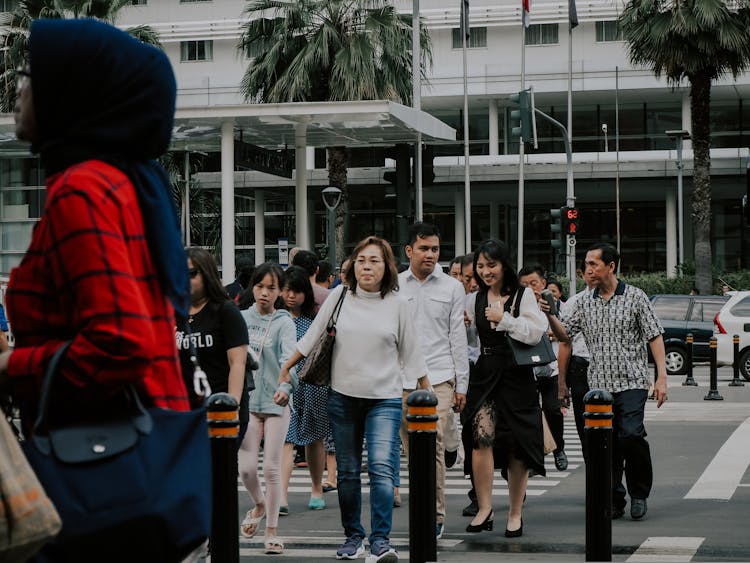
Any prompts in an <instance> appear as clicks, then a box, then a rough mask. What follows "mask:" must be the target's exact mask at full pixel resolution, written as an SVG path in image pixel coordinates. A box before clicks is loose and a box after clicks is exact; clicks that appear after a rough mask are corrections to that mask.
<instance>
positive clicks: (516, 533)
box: [505, 518, 523, 538]
mask: <svg viewBox="0 0 750 563" xmlns="http://www.w3.org/2000/svg"><path fill="white" fill-rule="evenodd" d="M522 535H523V518H521V527H520V528H518V529H517V530H509V529H508V528H505V537H506V538H520V537H521V536H522Z"/></svg>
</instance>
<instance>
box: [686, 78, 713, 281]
mask: <svg viewBox="0 0 750 563" xmlns="http://www.w3.org/2000/svg"><path fill="white" fill-rule="evenodd" d="M689 78H690V85H691V87H690V109H691V113H692V127H693V131H692V137H693V198H692V204H693V212H692V219H693V236H694V239H695V287H696V288H697V289H698V292H699V293H700V294H701V295H706V294H710V293H711V291H712V287H713V278H712V274H711V272H712V263H713V261H712V259H711V129H710V121H709V118H710V106H709V104H710V101H711V77H710V75H709V74H707V73H698V74H695V75H692V76H690V77H689Z"/></svg>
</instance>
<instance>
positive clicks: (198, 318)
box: [177, 301, 248, 420]
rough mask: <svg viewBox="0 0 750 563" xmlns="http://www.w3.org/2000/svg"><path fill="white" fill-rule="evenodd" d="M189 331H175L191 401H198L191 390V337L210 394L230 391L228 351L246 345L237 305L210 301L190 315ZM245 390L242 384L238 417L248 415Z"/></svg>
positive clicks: (245, 330) (245, 328)
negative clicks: (209, 386)
mask: <svg viewBox="0 0 750 563" xmlns="http://www.w3.org/2000/svg"><path fill="white" fill-rule="evenodd" d="M190 330H191V332H192V334H190V335H187V334H185V333H184V332H182V331H180V330H178V331H177V348H178V349H179V351H180V362H181V363H182V373H183V374H185V378H186V380H185V385H186V386H187V390H188V394H189V395H190V399H191V403H192V404H194V405H196V404H200V401H199V400H198V398H197V397H196V395H195V391H194V390H193V379H192V374H193V367H192V364H191V363H190V341H189V340H188V339H192V341H193V344H194V345H195V349H196V352H197V353H198V363H200V366H201V368H203V371H205V372H206V377H208V383H209V384H210V385H211V392H212V393H226V392H227V391H228V390H229V360H228V358H227V350H229V349H231V348H235V347H237V346H242V345H243V344H248V336H247V325H246V324H245V320H244V319H243V318H242V315H241V314H240V310H239V309H238V308H237V305H235V304H234V302H232V301H225V302H224V303H214V302H209V303H207V304H206V306H205V307H203V309H201V310H200V311H198V313H196V314H195V315H192V316H191V322H190ZM247 400H248V397H247V389H245V387H244V386H243V389H242V401H241V404H240V420H244V419H246V418H247Z"/></svg>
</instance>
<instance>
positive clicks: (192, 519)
mask: <svg viewBox="0 0 750 563" xmlns="http://www.w3.org/2000/svg"><path fill="white" fill-rule="evenodd" d="M69 345H70V343H69V342H67V343H65V344H63V346H61V347H60V349H59V350H58V351H57V352H56V353H55V355H54V356H53V357H52V359H51V361H50V364H49V366H48V368H47V372H46V374H45V378H44V382H43V384H42V392H41V396H40V403H39V414H38V417H37V420H36V422H35V424H34V430H33V433H32V436H31V437H30V439H28V440H27V441H26V442H25V443H24V452H25V453H26V457H27V458H28V460H29V463H30V464H31V466H32V467H33V469H34V471H35V472H36V474H37V476H38V478H39V481H40V482H41V483H42V485H43V486H44V489H45V490H46V491H47V494H48V496H49V497H50V499H51V500H52V502H53V504H54V505H55V507H56V508H57V510H58V512H59V513H60V516H61V518H62V522H63V527H62V531H61V532H60V534H59V536H58V537H57V538H56V539H55V540H54V541H53V542H51V543H50V544H48V545H47V546H45V548H44V549H43V550H42V551H41V552H40V553H39V554H38V555H37V557H36V558H35V559H34V561H60V562H62V561H91V560H99V561H107V562H112V561H129V562H132V561H139V562H154V563H157V562H159V563H162V562H171V561H174V562H178V561H181V560H182V559H184V558H185V556H187V555H188V554H189V553H190V552H191V551H193V550H194V549H195V548H196V547H198V546H199V545H200V544H201V543H202V542H203V541H204V540H205V539H206V538H207V537H208V535H209V533H210V530H211V457H210V447H209V440H208V428H207V424H206V413H205V410H204V409H200V410H193V411H189V412H178V411H168V410H163V409H158V408H149V409H146V408H144V407H143V405H142V404H141V402H140V400H139V398H138V394H137V393H136V392H135V390H134V389H133V388H128V389H127V390H126V394H128V395H130V399H131V400H130V402H129V404H132V407H133V408H132V409H129V411H132V412H128V413H127V414H125V415H122V416H117V417H113V419H109V420H97V421H95V422H87V423H76V424H67V425H65V426H57V427H52V424H51V423H50V421H48V420H47V413H48V410H49V405H50V401H52V400H54V393H53V391H52V384H53V381H54V379H55V377H56V371H57V365H58V363H59V362H60V359H61V358H62V356H63V354H64V353H65V351H66V350H67V348H68V346H69Z"/></svg>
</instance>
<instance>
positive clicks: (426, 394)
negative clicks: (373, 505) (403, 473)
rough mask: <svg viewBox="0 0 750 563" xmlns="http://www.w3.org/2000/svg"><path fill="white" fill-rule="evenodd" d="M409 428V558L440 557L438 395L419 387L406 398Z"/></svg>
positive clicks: (419, 562)
mask: <svg viewBox="0 0 750 563" xmlns="http://www.w3.org/2000/svg"><path fill="white" fill-rule="evenodd" d="M406 405H407V406H408V407H409V408H408V410H407V414H406V422H407V429H408V431H409V562H410V563H426V562H427V561H437V538H436V536H435V527H436V524H437V520H436V517H435V489H436V481H437V470H436V468H435V442H436V439H437V420H438V416H437V397H435V394H434V393H431V392H430V391H425V390H424V389H417V390H416V391H414V392H413V393H411V394H410V395H409V397H408V398H407V399H406Z"/></svg>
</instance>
